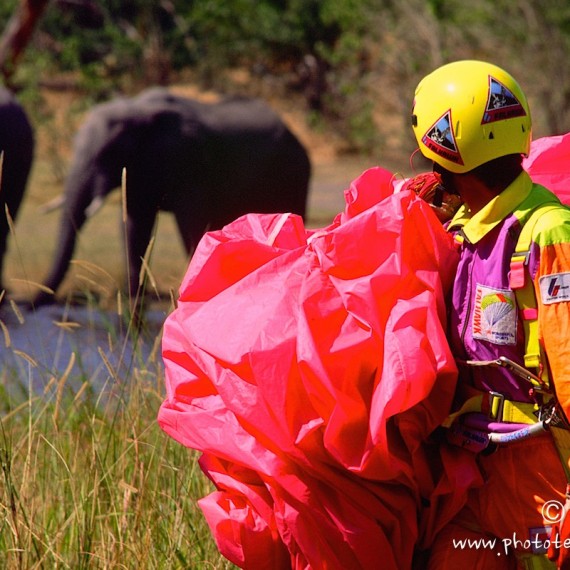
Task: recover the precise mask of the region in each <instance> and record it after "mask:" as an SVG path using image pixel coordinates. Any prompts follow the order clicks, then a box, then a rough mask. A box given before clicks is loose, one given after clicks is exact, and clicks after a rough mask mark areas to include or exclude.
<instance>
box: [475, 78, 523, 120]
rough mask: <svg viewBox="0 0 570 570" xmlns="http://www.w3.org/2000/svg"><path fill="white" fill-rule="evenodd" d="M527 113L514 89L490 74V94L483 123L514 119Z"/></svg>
mask: <svg viewBox="0 0 570 570" xmlns="http://www.w3.org/2000/svg"><path fill="white" fill-rule="evenodd" d="M525 115H526V111H525V110H524V107H523V106H522V105H521V102H520V101H519V100H518V99H517V98H516V97H515V96H514V95H513V93H512V91H511V90H510V89H507V88H506V87H505V86H504V85H503V84H502V83H501V82H500V81H497V80H496V79H495V78H494V77H491V76H490V75H489V94H488V95H487V105H486V106H485V114H484V115H483V118H482V119H481V124H482V125H486V124H487V123H494V122H495V121H503V120H505V119H512V118H513V117H524V116H525Z"/></svg>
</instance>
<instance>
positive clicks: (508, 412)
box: [442, 392, 570, 449]
mask: <svg viewBox="0 0 570 570" xmlns="http://www.w3.org/2000/svg"><path fill="white" fill-rule="evenodd" d="M496 404H497V401H496V399H494V398H493V397H492V394H491V393H489V392H487V393H481V394H477V395H476V396H471V398H468V399H467V400H466V401H465V402H464V403H463V405H462V406H461V408H460V409H459V410H457V411H456V412H454V413H452V414H450V415H449V416H448V417H447V418H446V419H445V421H444V422H443V424H442V425H443V427H450V426H451V424H453V422H454V421H455V420H456V419H457V418H459V416H462V415H463V414H468V413H473V412H479V413H483V414H485V415H488V416H489V418H490V419H491V420H495V421H499V422H509V423H515V424H534V423H536V422H537V421H538V415H537V412H538V409H539V407H538V405H537V404H533V403H527V402H513V401H511V400H506V399H505V400H502V401H501V411H502V413H501V414H499V408H498V407H496ZM569 433H570V432H569ZM569 441H570V440H569ZM569 449H570V447H569Z"/></svg>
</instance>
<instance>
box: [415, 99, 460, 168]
mask: <svg viewBox="0 0 570 570" xmlns="http://www.w3.org/2000/svg"><path fill="white" fill-rule="evenodd" d="M422 142H423V143H424V145H425V146H426V147H427V148H429V149H430V150H431V151H432V152H434V153H435V154H438V155H439V156H441V157H443V158H445V159H446V160H449V161H450V162H455V163H456V164H463V159H462V158H461V155H460V154H459V151H458V150H457V144H456V142H455V134H454V132H453V123H452V122H451V109H450V110H449V111H446V112H445V113H444V114H443V115H442V116H441V117H440V118H439V119H438V120H437V121H436V122H435V123H434V124H433V125H432V126H431V127H430V128H429V129H428V131H427V132H426V134H425V135H424V136H423V138H422Z"/></svg>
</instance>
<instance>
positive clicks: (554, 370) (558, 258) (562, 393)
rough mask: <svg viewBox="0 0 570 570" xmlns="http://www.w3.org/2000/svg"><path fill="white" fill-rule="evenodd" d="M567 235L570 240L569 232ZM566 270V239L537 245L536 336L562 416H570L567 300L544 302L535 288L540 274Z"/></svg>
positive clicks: (569, 254)
mask: <svg viewBox="0 0 570 570" xmlns="http://www.w3.org/2000/svg"><path fill="white" fill-rule="evenodd" d="M569 232H570V225H569ZM568 239H569V240H570V233H569V235H568ZM568 271H570V243H558V244H554V245H547V246H544V247H542V248H541V253H540V267H539V270H538V274H537V276H536V278H535V289H536V291H537V300H538V309H539V311H538V314H539V327H540V337H541V340H542V342H543V344H544V347H545V349H546V354H547V355H548V362H549V364H550V369H551V376H552V379H553V381H554V387H555V390H556V394H557V397H558V400H559V402H560V404H561V406H562V409H563V410H564V413H565V414H566V417H567V418H570V302H568V301H565V302H560V303H552V304H546V305H545V304H544V303H543V302H542V298H541V295H540V288H539V279H540V276H541V275H550V274H553V273H563V272H568Z"/></svg>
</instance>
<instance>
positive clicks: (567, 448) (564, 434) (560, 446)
mask: <svg viewBox="0 0 570 570" xmlns="http://www.w3.org/2000/svg"><path fill="white" fill-rule="evenodd" d="M550 431H551V432H552V436H553V438H554V444H555V445H556V449H557V450H558V455H559V456H560V462H561V463H562V467H563V468H564V472H565V473H566V479H567V480H568V481H570V466H569V465H568V459H569V458H570V431H569V430H567V429H564V428H559V427H555V426H550Z"/></svg>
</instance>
